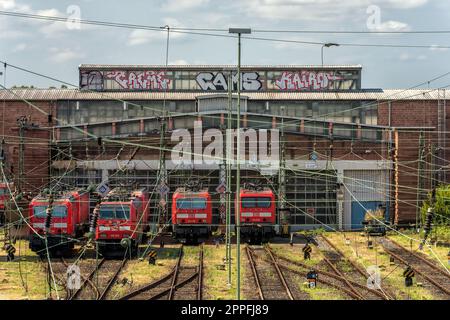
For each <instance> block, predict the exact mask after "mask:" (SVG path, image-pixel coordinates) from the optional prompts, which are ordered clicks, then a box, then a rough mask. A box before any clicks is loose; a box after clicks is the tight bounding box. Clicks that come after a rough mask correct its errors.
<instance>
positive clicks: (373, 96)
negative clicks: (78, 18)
mask: <svg viewBox="0 0 450 320" xmlns="http://www.w3.org/2000/svg"><path fill="white" fill-rule="evenodd" d="M218 93H220V92H212V91H211V92H180V91H178V92H167V93H164V92H149V91H115V92H94V91H84V90H78V89H11V90H5V89H3V90H0V101H1V100H15V101H17V100H29V101H47V100H51V101H56V100H163V99H164V98H165V99H166V100H195V98H196V97H198V96H205V95H211V94H218ZM242 94H243V95H245V96H247V97H248V98H249V99H251V100H438V99H439V97H438V91H437V89H434V90H432V89H427V90H417V89H415V90H407V89H406V90H402V89H395V90H379V89H378V90H370V89H365V90H358V91H346V92H345V91H340V92H330V91H328V92H280V91H277V92H275V91H269V92H243V93H242ZM442 96H443V95H441V98H442ZM445 97H446V98H447V99H450V90H445Z"/></svg>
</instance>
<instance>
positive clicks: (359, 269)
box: [320, 235, 395, 300]
mask: <svg viewBox="0 0 450 320" xmlns="http://www.w3.org/2000/svg"><path fill="white" fill-rule="evenodd" d="M320 238H321V239H323V240H324V241H325V242H326V243H327V244H328V245H329V246H330V247H332V248H333V249H334V250H335V251H336V252H337V253H339V254H340V255H341V256H342V257H343V258H344V259H345V260H346V261H348V262H349V263H350V264H351V265H352V267H353V268H355V270H356V271H357V272H358V273H359V274H360V275H361V276H362V277H364V278H368V277H369V274H368V273H367V272H365V271H364V270H363V269H362V268H361V266H359V265H358V264H357V263H355V261H353V260H352V259H350V258H348V257H347V256H346V255H345V254H344V252H343V251H342V250H340V249H339V248H338V247H337V246H336V245H335V244H334V243H332V242H331V241H330V239H328V238H327V237H325V236H323V235H322V236H320ZM375 291H376V290H375ZM380 291H381V292H382V294H383V295H384V298H385V299H387V300H395V299H394V298H393V296H392V295H391V294H390V293H387V292H386V291H387V290H386V289H380Z"/></svg>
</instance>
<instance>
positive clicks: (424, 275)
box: [384, 247, 450, 295]
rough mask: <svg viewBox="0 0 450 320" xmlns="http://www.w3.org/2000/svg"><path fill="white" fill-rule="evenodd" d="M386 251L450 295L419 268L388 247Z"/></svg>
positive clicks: (449, 293)
mask: <svg viewBox="0 0 450 320" xmlns="http://www.w3.org/2000/svg"><path fill="white" fill-rule="evenodd" d="M384 250H385V251H386V252H387V253H388V254H390V255H391V256H393V257H394V258H395V259H397V260H398V261H400V262H401V263H402V264H404V265H405V266H410V267H411V268H412V269H413V270H414V272H416V273H417V274H419V275H420V276H422V277H423V278H425V279H426V280H427V281H428V282H430V283H432V284H433V285H435V286H436V287H437V288H438V289H440V290H441V291H443V292H445V293H446V294H447V295H450V290H448V289H447V288H445V287H443V286H442V285H441V284H440V283H439V282H437V281H436V280H434V279H433V278H431V277H430V276H428V275H426V274H425V273H424V272H422V271H420V270H419V269H418V268H417V267H413V266H411V264H410V263H408V261H406V260H405V259H403V258H402V257H400V256H399V255H398V254H395V253H393V252H392V251H391V250H389V249H387V248H386V247H384Z"/></svg>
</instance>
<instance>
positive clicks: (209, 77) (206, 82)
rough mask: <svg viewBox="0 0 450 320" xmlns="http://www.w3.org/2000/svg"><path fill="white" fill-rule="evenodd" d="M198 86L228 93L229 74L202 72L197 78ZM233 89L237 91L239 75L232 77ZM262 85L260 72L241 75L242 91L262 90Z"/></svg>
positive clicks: (206, 89)
mask: <svg viewBox="0 0 450 320" xmlns="http://www.w3.org/2000/svg"><path fill="white" fill-rule="evenodd" d="M196 81H197V84H198V85H199V86H200V88H201V89H202V90H205V91H208V90H214V91H226V90H228V82H229V79H228V74H224V73H222V72H201V73H199V74H197V77H196ZM231 83H232V86H233V87H232V89H233V90H236V89H237V84H238V75H237V74H233V75H232V76H231ZM261 87H262V83H261V81H260V80H259V74H258V72H242V73H241V90H244V91H245V90H246V91H257V90H259V89H261Z"/></svg>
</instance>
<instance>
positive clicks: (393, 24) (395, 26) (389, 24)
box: [371, 20, 411, 32]
mask: <svg viewBox="0 0 450 320" xmlns="http://www.w3.org/2000/svg"><path fill="white" fill-rule="evenodd" d="M410 30H411V27H410V26H409V25H408V24H407V23H403V22H400V21H393V20H389V21H385V22H382V23H380V24H379V25H378V26H374V27H373V29H371V31H382V32H386V31H410Z"/></svg>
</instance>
